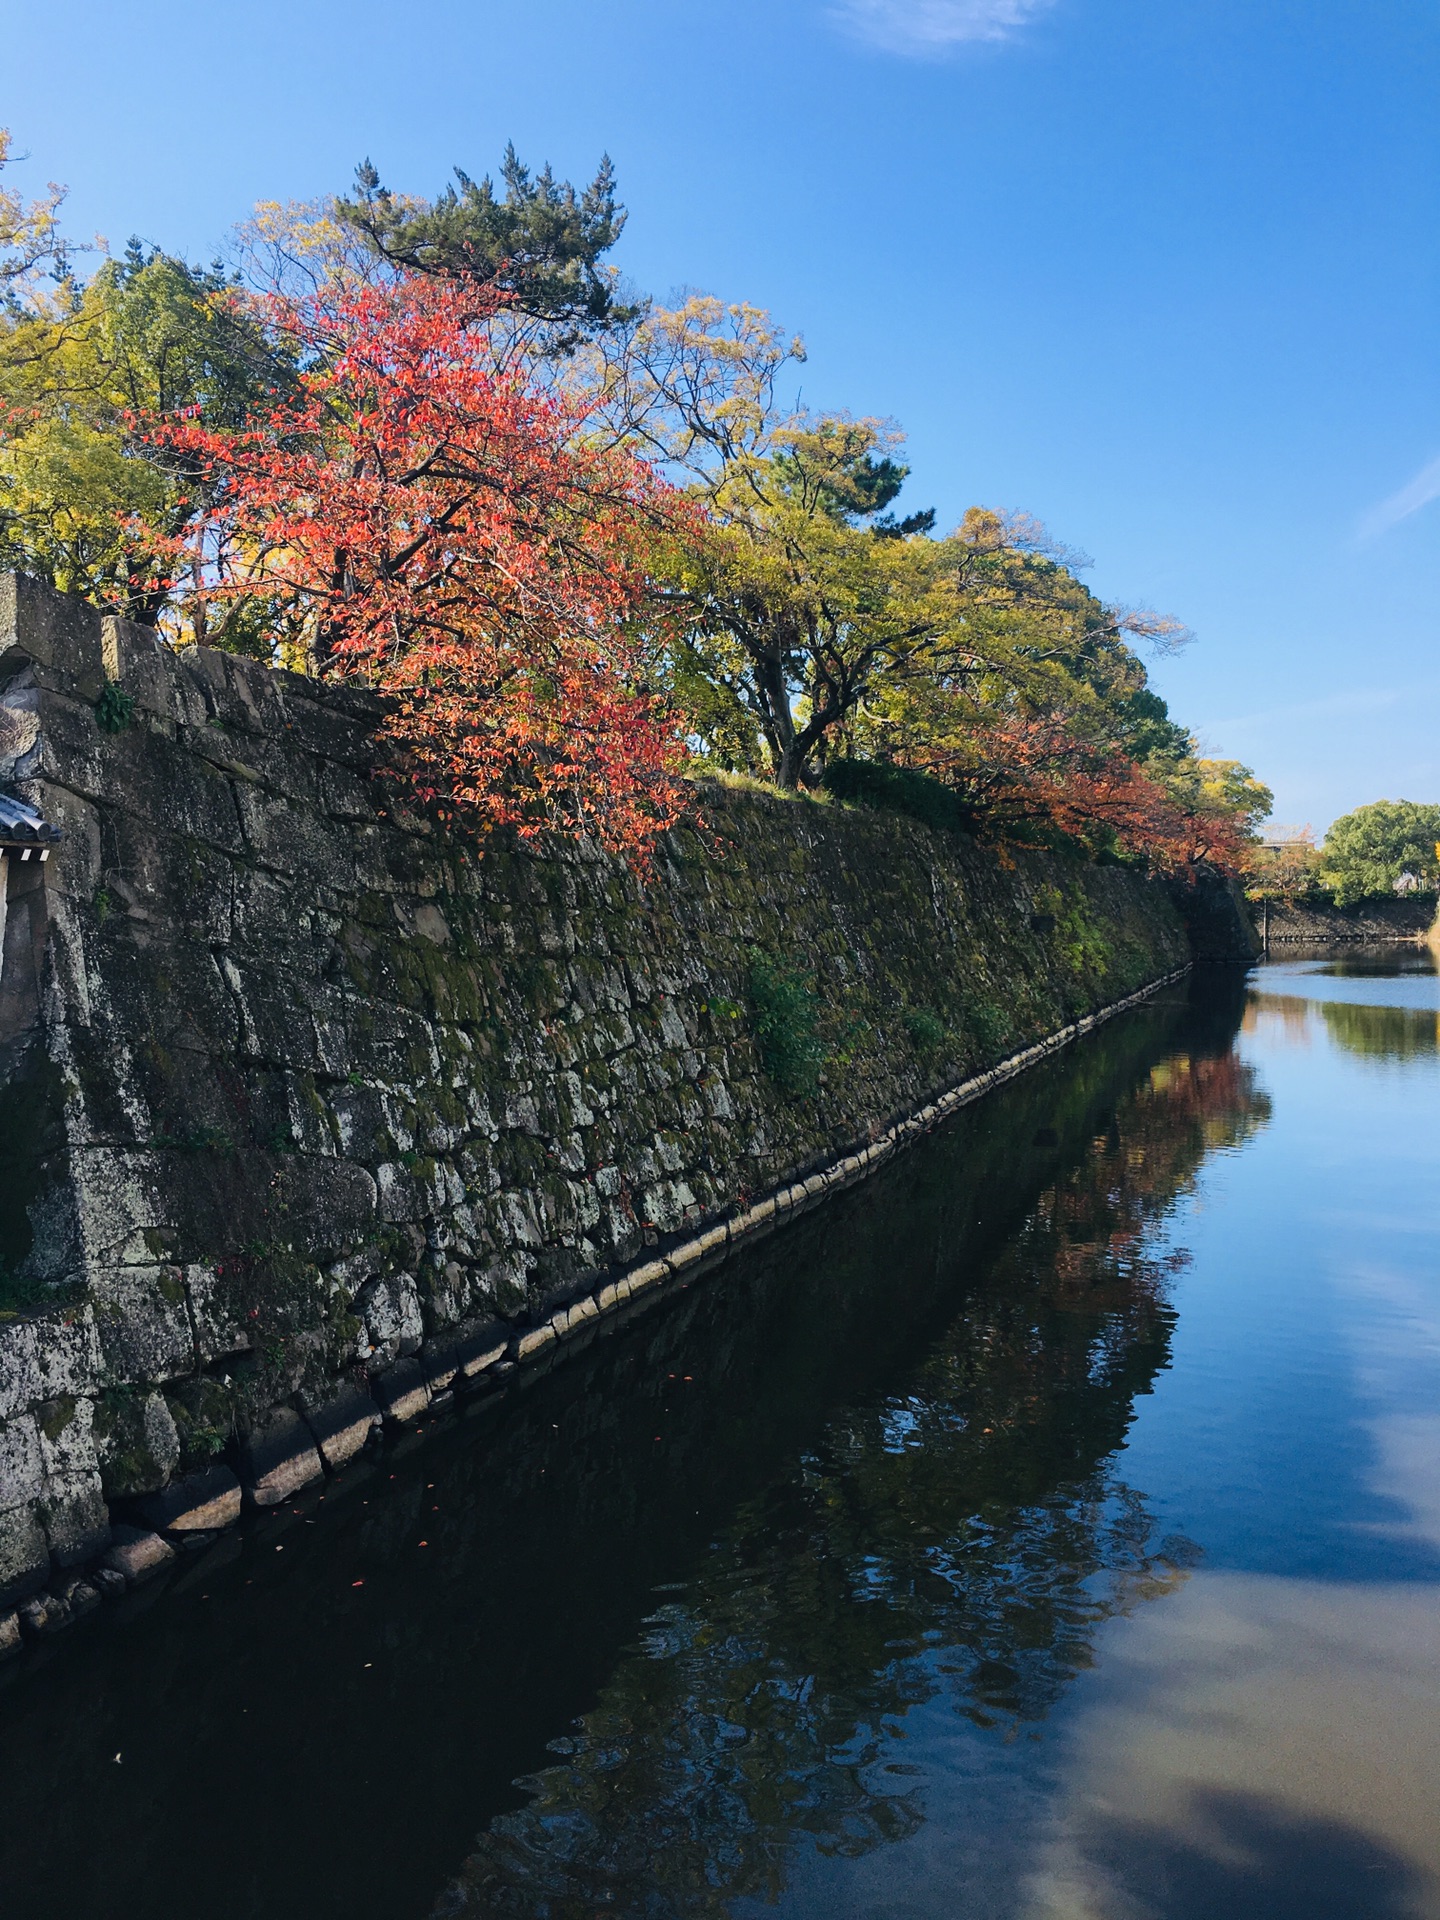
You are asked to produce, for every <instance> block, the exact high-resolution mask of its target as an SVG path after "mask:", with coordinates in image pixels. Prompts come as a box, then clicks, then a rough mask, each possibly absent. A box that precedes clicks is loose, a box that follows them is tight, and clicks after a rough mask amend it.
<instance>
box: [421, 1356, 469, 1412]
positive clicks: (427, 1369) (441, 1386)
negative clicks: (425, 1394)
mask: <svg viewBox="0 0 1440 1920" xmlns="http://www.w3.org/2000/svg"><path fill="white" fill-rule="evenodd" d="M419 1357H420V1365H421V1367H422V1369H423V1370H424V1374H425V1378H426V1380H427V1381H428V1382H429V1384H430V1394H431V1397H432V1399H433V1397H434V1396H435V1395H436V1394H437V1393H443V1392H444V1390H445V1389H446V1388H447V1387H448V1386H449V1385H450V1384H451V1382H452V1381H453V1380H454V1378H455V1376H456V1374H457V1373H459V1371H460V1356H459V1353H458V1352H457V1350H456V1348H455V1347H454V1346H453V1345H451V1344H450V1343H449V1342H446V1343H444V1344H443V1345H441V1346H438V1347H430V1348H427V1349H426V1350H425V1351H424V1352H422V1353H421V1354H420V1356H419Z"/></svg>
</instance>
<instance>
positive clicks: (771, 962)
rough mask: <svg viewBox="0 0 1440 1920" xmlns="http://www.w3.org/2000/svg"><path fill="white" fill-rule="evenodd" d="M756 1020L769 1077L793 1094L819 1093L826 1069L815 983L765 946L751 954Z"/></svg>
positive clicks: (749, 983) (752, 1004) (754, 1024)
mask: <svg viewBox="0 0 1440 1920" xmlns="http://www.w3.org/2000/svg"><path fill="white" fill-rule="evenodd" d="M747 986H748V989H749V996H750V1019H751V1026H752V1029H753V1031H754V1034H755V1044H756V1046H757V1047H758V1048H759V1049H760V1058H761V1061H762V1062H763V1064H764V1067H765V1071H766V1073H768V1074H769V1076H770V1078H771V1079H772V1080H773V1081H774V1082H775V1084H776V1086H778V1087H780V1088H781V1089H782V1091H784V1092H785V1093H789V1094H798V1095H803V1094H809V1093H814V1091H815V1089H816V1088H817V1086H818V1085H819V1083H820V1070H821V1068H822V1067H823V1066H824V1064H825V1045H824V1042H823V1041H822V1039H821V1038H820V1033H819V1016H820V1002H819V999H818V997H817V995H816V993H815V989H814V987H813V986H812V985H811V984H810V981H809V979H808V978H807V977H806V976H805V975H804V974H803V973H798V972H796V970H795V969H794V968H793V967H787V966H786V965H785V964H784V963H783V962H782V961H779V960H776V959H774V958H773V957H772V956H771V955H770V954H768V953H766V952H764V951H763V949H761V948H760V947H752V948H751V949H750V965H749V979H748V981H747Z"/></svg>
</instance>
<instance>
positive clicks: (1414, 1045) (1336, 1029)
mask: <svg viewBox="0 0 1440 1920" xmlns="http://www.w3.org/2000/svg"><path fill="white" fill-rule="evenodd" d="M1317 1015H1318V1017H1319V1018H1320V1019H1321V1020H1322V1021H1323V1022H1324V1025H1325V1031H1326V1033H1327V1035H1328V1036H1329V1038H1330V1039H1331V1040H1332V1041H1333V1042H1334V1043H1335V1045H1336V1046H1337V1047H1340V1048H1342V1049H1343V1050H1344V1051H1345V1052H1346V1053H1354V1054H1359V1055H1360V1056H1361V1057H1362V1058H1363V1059H1367V1060H1415V1059H1418V1058H1419V1057H1420V1056H1421V1055H1422V1054H1427V1053H1436V1052H1440V1013H1437V1012H1436V1011H1435V1009H1434V1008H1432V1007H1378V1006H1364V1005H1361V1004H1359V1003H1357V1002H1354V1001H1350V1000H1307V999H1305V998H1303V997H1302V996H1301V995H1299V994H1289V993H1267V994H1265V995H1263V997H1261V998H1260V1000H1259V1001H1258V1003H1257V1006H1256V1007H1255V1009H1254V1010H1253V1014H1252V1015H1247V1017H1246V1025H1247V1027H1249V1026H1252V1025H1253V1024H1254V1023H1255V1019H1256V1018H1258V1019H1261V1020H1263V1019H1278V1020H1280V1021H1281V1022H1282V1023H1283V1025H1284V1027H1285V1029H1286V1033H1287V1037H1289V1038H1291V1039H1300V1040H1301V1041H1308V1039H1309V1037H1310V1033H1311V1031H1312V1028H1313V1023H1314V1021H1315V1019H1316V1017H1317Z"/></svg>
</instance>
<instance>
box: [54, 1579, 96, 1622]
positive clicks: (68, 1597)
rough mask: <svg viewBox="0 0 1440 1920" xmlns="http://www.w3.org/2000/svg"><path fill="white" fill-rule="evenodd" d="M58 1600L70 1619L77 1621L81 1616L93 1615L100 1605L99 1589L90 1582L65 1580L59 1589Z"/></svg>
mask: <svg viewBox="0 0 1440 1920" xmlns="http://www.w3.org/2000/svg"><path fill="white" fill-rule="evenodd" d="M59 1598H60V1599H61V1600H63V1601H64V1602H65V1605H66V1606H67V1607H68V1608H69V1610H70V1618H71V1619H72V1620H78V1619H79V1618H80V1616H81V1615H82V1614H86V1613H93V1612H94V1611H95V1609H96V1608H97V1607H98V1606H99V1605H100V1589H99V1588H98V1587H97V1586H96V1585H95V1584H94V1582H93V1581H90V1580H82V1579H78V1578H76V1579H72V1580H67V1581H66V1583H65V1585H64V1586H63V1587H61V1589H60V1592H59Z"/></svg>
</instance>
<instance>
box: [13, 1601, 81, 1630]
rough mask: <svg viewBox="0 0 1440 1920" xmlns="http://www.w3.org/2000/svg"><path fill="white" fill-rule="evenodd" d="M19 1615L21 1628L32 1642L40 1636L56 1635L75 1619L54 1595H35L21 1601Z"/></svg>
mask: <svg viewBox="0 0 1440 1920" xmlns="http://www.w3.org/2000/svg"><path fill="white" fill-rule="evenodd" d="M19 1613H20V1625H21V1628H22V1629H23V1631H24V1632H25V1633H26V1634H28V1635H29V1637H30V1638H31V1639H32V1640H38V1639H39V1638H40V1636H41V1635H42V1634H46V1633H58V1632H59V1631H60V1629H61V1628H62V1627H68V1626H69V1625H70V1624H71V1622H72V1620H73V1619H74V1617H75V1616H74V1615H73V1614H72V1613H71V1611H70V1608H69V1607H68V1606H67V1604H66V1603H65V1601H63V1600H62V1599H61V1598H60V1596H59V1594H56V1593H37V1594H35V1595H33V1596H32V1597H31V1598H30V1599H29V1600H22V1601H21V1603H20V1607H19Z"/></svg>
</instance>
